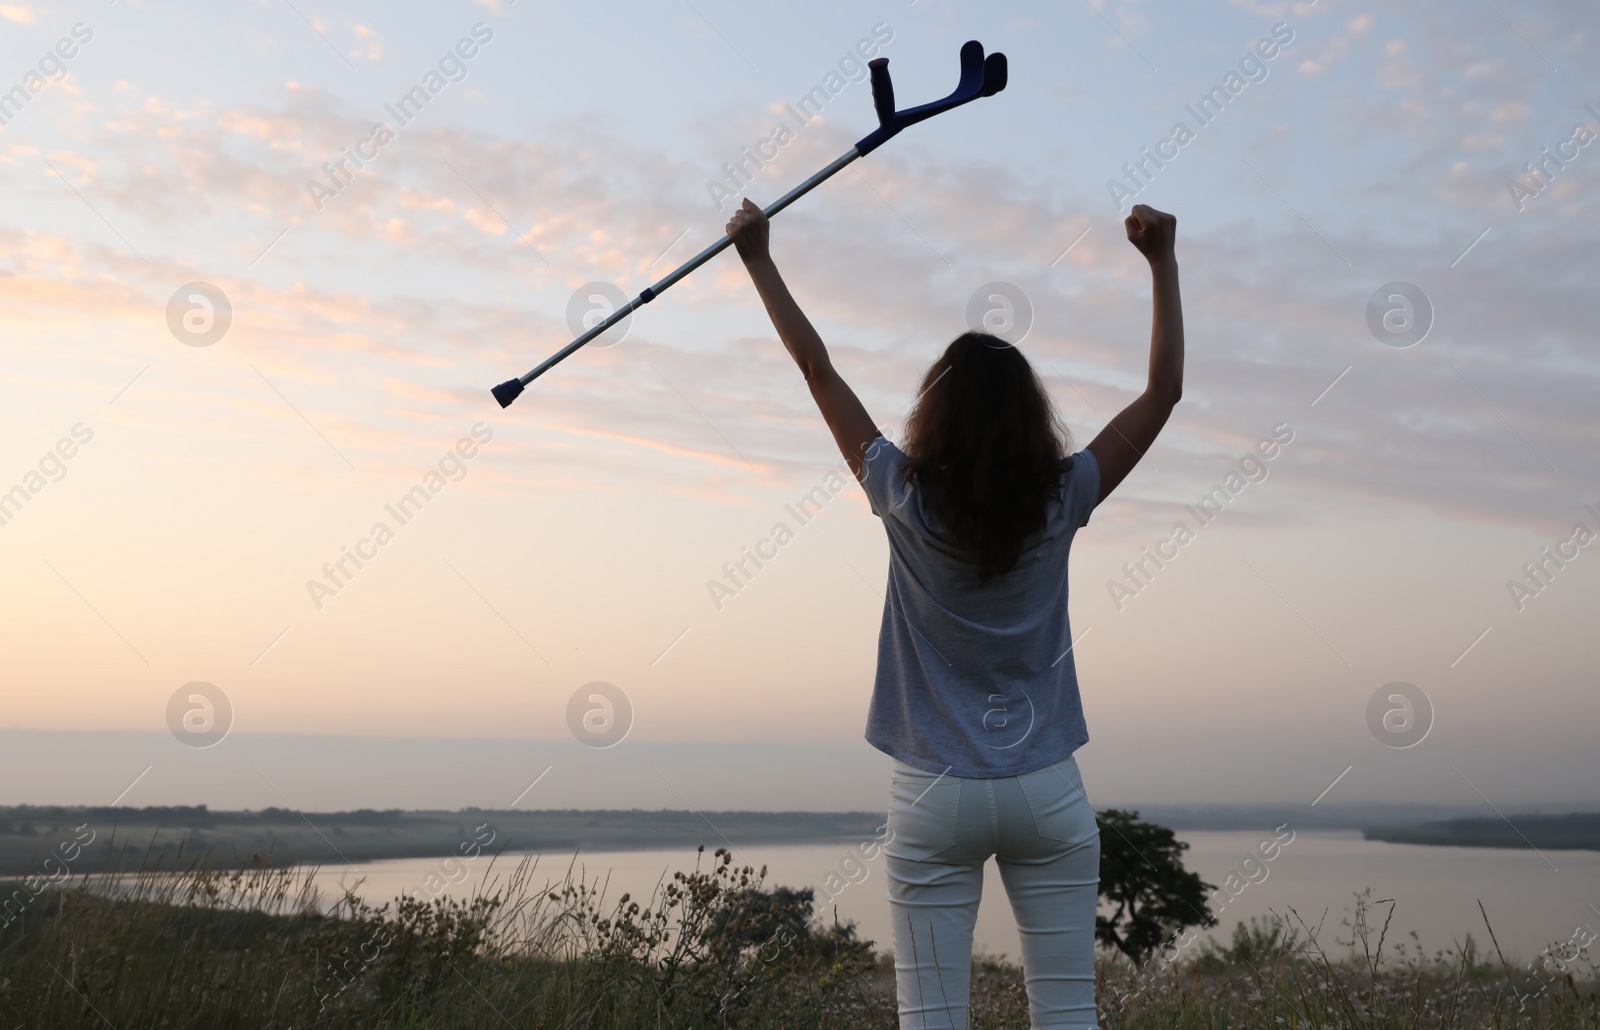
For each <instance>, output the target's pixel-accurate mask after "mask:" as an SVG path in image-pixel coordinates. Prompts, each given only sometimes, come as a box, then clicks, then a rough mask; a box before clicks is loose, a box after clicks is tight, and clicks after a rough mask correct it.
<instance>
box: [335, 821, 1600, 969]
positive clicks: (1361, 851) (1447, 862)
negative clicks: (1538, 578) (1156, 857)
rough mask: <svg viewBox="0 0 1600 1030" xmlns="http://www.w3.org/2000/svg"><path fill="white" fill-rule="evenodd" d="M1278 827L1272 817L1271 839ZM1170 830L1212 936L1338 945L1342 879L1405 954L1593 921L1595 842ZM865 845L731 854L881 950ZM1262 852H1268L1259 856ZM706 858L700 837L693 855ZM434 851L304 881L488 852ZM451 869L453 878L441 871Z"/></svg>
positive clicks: (390, 893)
mask: <svg viewBox="0 0 1600 1030" xmlns="http://www.w3.org/2000/svg"><path fill="white" fill-rule="evenodd" d="M1288 833H1289V831H1287V830H1285V831H1284V833H1283V834H1281V835H1280V839H1282V838H1283V837H1287V836H1288ZM1178 837H1179V839H1180V840H1182V841H1185V842H1186V843H1188V844H1189V845H1190V850H1188V851H1187V852H1185V854H1184V864H1185V867H1186V868H1188V869H1189V870H1191V871H1193V872H1198V873H1199V874H1200V875H1201V877H1202V878H1204V879H1205V880H1206V881H1207V882H1209V883H1212V884H1214V885H1217V886H1219V887H1221V886H1227V885H1228V884H1227V883H1226V881H1227V877H1228V875H1229V874H1230V872H1236V873H1238V877H1237V879H1235V880H1233V881H1232V883H1231V886H1232V889H1233V890H1234V891H1236V892H1237V893H1236V895H1234V896H1231V897H1230V898H1229V900H1228V901H1227V902H1226V904H1225V905H1223V906H1222V908H1221V911H1220V912H1219V913H1218V916H1219V920H1220V923H1219V925H1218V927H1217V928H1216V929H1215V930H1213V931H1211V933H1212V935H1216V936H1220V937H1222V938H1223V939H1224V940H1225V939H1226V938H1227V936H1228V935H1229V934H1231V932H1232V930H1233V927H1234V924H1235V923H1237V922H1239V921H1247V920H1249V919H1250V918H1251V917H1256V918H1262V917H1265V916H1267V915H1269V914H1270V913H1272V912H1277V913H1279V914H1283V915H1285V916H1287V915H1288V914H1289V911H1290V909H1291V908H1292V909H1293V910H1294V911H1295V912H1297V913H1298V914H1299V916H1300V917H1303V918H1304V919H1305V920H1306V922H1308V923H1310V924H1311V925H1312V926H1317V925H1318V924H1321V926H1322V932H1321V934H1320V939H1321V941H1322V942H1323V945H1324V947H1325V948H1326V949H1327V950H1328V951H1329V953H1330V954H1338V953H1340V952H1338V951H1337V950H1336V949H1335V947H1334V946H1333V944H1332V942H1333V940H1334V939H1335V938H1348V937H1349V928H1348V927H1347V926H1345V925H1343V923H1344V921H1347V920H1349V919H1351V918H1352V914H1353V911H1354V907H1355V906H1354V902H1355V899H1354V893H1355V892H1358V891H1361V890H1363V889H1365V888H1368V887H1370V888H1371V889H1372V894H1371V898H1372V900H1374V901H1378V900H1382V899H1392V900H1393V901H1394V914H1393V922H1392V924H1391V926H1390V929H1389V933H1388V943H1387V944H1386V945H1385V953H1386V954H1388V955H1393V954H1394V951H1393V950H1392V949H1393V948H1394V946H1395V945H1397V944H1404V945H1405V946H1406V949H1407V953H1410V954H1414V953H1415V950H1416V948H1417V946H1418V944H1419V943H1420V946H1421V947H1422V948H1423V949H1425V950H1426V951H1427V952H1429V953H1432V952H1434V951H1437V950H1439V949H1442V948H1449V947H1453V946H1454V945H1455V944H1456V943H1457V942H1461V941H1464V940H1465V937H1466V935H1467V934H1468V933H1470V934H1472V936H1473V937H1474V938H1475V939H1476V940H1477V942H1478V944H1479V945H1480V955H1482V954H1486V955H1488V956H1490V957H1492V956H1493V946H1492V945H1491V943H1490V941H1489V935H1488V933H1487V932H1486V931H1485V929H1484V922H1483V916H1482V915H1480V914H1479V910H1478V902H1479V901H1482V903H1483V906H1484V909H1485V910H1486V911H1487V912H1488V916H1489V919H1490V921H1491V923H1492V924H1493V927H1494V933H1495V936H1496V937H1497V938H1498V940H1499V944H1500V947H1501V949H1502V950H1503V951H1504V952H1505V954H1506V957H1507V958H1508V959H1509V960H1511V961H1513V962H1517V961H1518V960H1519V959H1520V960H1521V961H1522V962H1524V963H1525V962H1526V961H1527V960H1530V959H1532V958H1533V957H1534V956H1536V955H1537V954H1538V953H1539V951H1540V950H1541V949H1542V948H1544V947H1545V946H1546V945H1548V944H1551V943H1552V942H1557V941H1566V940H1567V939H1568V938H1569V937H1570V936H1571V935H1572V933H1573V930H1574V928H1575V927H1577V926H1579V925H1580V924H1582V925H1584V926H1587V927H1591V928H1600V852H1593V851H1551V852H1546V853H1545V854H1544V856H1542V857H1541V855H1540V854H1538V853H1536V852H1534V851H1532V850H1530V849H1516V850H1513V849H1495V848H1439V847H1424V846H1421V845H1410V844H1387V843H1382V842H1378V841H1367V840H1363V839H1362V837H1361V835H1360V834H1359V833H1358V832H1356V831H1353V830H1352V831H1326V830H1324V831H1315V832H1313V831H1304V830H1302V831H1298V832H1295V833H1294V835H1293V839H1292V840H1290V841H1289V842H1288V843H1287V844H1286V845H1283V846H1282V847H1281V850H1277V849H1267V850H1266V851H1265V852H1262V851H1255V850H1254V849H1255V848H1256V846H1257V845H1258V844H1259V843H1260V842H1262V841H1264V840H1270V839H1271V837H1272V834H1271V832H1270V831H1269V832H1268V833H1266V834H1260V833H1252V832H1231V831H1230V832H1219V831H1180V832H1179V833H1178ZM863 843H868V842H863ZM864 853H865V854H867V855H869V856H874V857H872V858H870V859H866V860H864V859H863V858H862V855H863V849H862V848H860V847H859V846H857V845H855V844H851V843H840V844H807V845H794V844H777V845H741V846H740V847H739V848H738V850H737V852H736V854H735V860H736V864H739V865H745V864H748V865H751V866H755V867H757V868H759V867H760V866H762V865H765V866H767V883H768V885H774V884H776V885H783V886H791V887H812V888H814V889H816V891H817V897H818V899H819V904H818V906H817V907H818V911H819V912H825V913H828V914H830V915H831V913H832V911H833V909H834V908H836V909H837V913H838V916H839V918H840V919H848V920H855V922H856V923H857V925H858V928H859V930H860V933H861V936H862V937H863V938H864V939H868V940H874V941H878V942H880V944H882V945H884V946H885V950H887V948H886V945H887V941H888V936H889V934H888V930H889V909H888V903H887V901H885V900H884V896H885V890H886V883H885V877H884V870H883V861H884V860H883V857H882V854H881V851H880V850H878V849H875V848H872V847H870V846H869V847H866V848H865V849H864ZM1263 853H1265V854H1268V855H1271V857H1270V858H1269V859H1265V860H1264V859H1263V858H1262V857H1261V856H1262V855H1263ZM1252 855H1253V856H1254V857H1251V856H1252ZM518 857H520V856H513V855H510V854H507V855H502V856H501V857H500V858H499V860H498V863H497V864H496V865H495V867H494V874H495V875H496V876H499V875H503V874H504V873H505V872H507V871H509V870H510V868H511V867H512V866H513V865H514V864H515V861H516V859H517V858H518ZM1246 859H1249V861H1246ZM572 860H573V856H572V855H570V854H567V855H546V856H543V857H542V858H541V859H540V862H539V865H538V867H537V868H538V875H537V876H536V877H535V880H536V882H537V883H538V884H543V883H544V882H546V880H549V879H554V880H560V879H561V877H562V876H563V874H564V873H565V872H566V868H567V865H568V863H569V862H571V861H572ZM710 860H711V849H710V848H708V850H707V853H706V856H705V859H704V861H705V862H706V863H707V864H709V862H710ZM442 861H443V860H440V859H421V858H416V859H396V860H389V861H381V862H366V863H360V864H359V866H358V869H349V868H340V867H323V869H322V870H321V872H320V873H319V875H318V880H317V882H318V885H319V886H321V887H322V888H323V889H325V890H330V889H331V890H337V889H339V888H340V887H342V886H347V885H355V887H356V893H357V894H358V895H359V896H361V897H362V898H364V899H366V900H368V901H370V902H372V903H374V904H377V903H381V902H383V901H387V900H390V899H392V898H394V897H395V896H396V895H399V894H404V893H411V892H413V891H422V892H423V893H424V894H425V895H427V894H432V893H437V892H440V891H446V892H449V893H452V894H456V895H460V896H464V895H466V894H467V893H469V892H470V890H471V888H472V887H473V885H474V884H475V883H480V882H481V881H482V879H483V877H484V875H485V873H486V872H487V871H488V870H489V868H490V858H489V855H488V854H487V853H486V854H485V855H484V856H482V857H480V858H476V859H472V860H457V861H458V862H461V864H460V865H450V866H445V865H442ZM694 863H695V852H694V850H693V849H691V848H685V849H681V850H679V849H673V850H656V851H618V852H597V853H590V854H582V855H579V856H577V866H576V871H577V872H578V873H579V874H581V875H583V876H584V877H586V878H587V879H588V880H590V881H593V880H595V879H596V878H597V877H599V878H603V877H606V876H609V877H610V886H609V891H610V895H611V896H612V897H615V896H617V895H620V894H621V893H623V892H624V891H626V892H629V893H631V894H632V895H633V896H634V897H635V898H636V899H643V898H648V897H649V896H650V894H651V893H652V891H653V889H654V888H655V885H656V883H657V882H658V881H659V880H660V879H661V877H662V875H663V874H664V873H665V874H667V875H668V876H670V873H671V871H673V870H678V869H683V870H688V869H692V868H693V867H694ZM830 874H832V878H831V879H830ZM430 877H431V878H432V879H430ZM451 879H456V880H459V881H460V882H459V883H457V884H454V885H450V884H448V883H447V881H449V880H451ZM830 895H831V900H830ZM823 902H826V903H827V904H826V906H825V905H824V904H823ZM1388 908H1389V906H1388V904H1387V903H1385V904H1383V905H1381V906H1378V908H1377V913H1376V915H1373V916H1369V921H1372V922H1373V923H1375V927H1374V930H1375V931H1376V928H1377V927H1381V925H1382V923H1383V919H1384V916H1385V915H1386V913H1387V911H1388ZM1413 933H1415V934H1416V939H1413V938H1412V937H1411V934H1413ZM1374 943H1376V937H1375V935H1374ZM974 947H975V950H976V951H978V952H980V953H988V954H990V955H995V956H1001V955H1004V956H1009V957H1011V958H1016V957H1017V955H1018V954H1019V948H1018V936H1017V929H1016V924H1015V922H1014V921H1013V919H1012V915H1011V910H1010V907H1009V905H1008V904H1007V902H1006V897H1005V890H1004V888H1003V886H1002V885H1001V882H1000V876H999V872H998V871H997V870H996V868H995V865H994V863H993V862H992V861H991V862H990V863H989V864H988V866H987V867H986V870H985V877H984V895H983V904H982V906H981V908H980V910H979V913H978V924H977V928H976V932H975V938H974Z"/></svg>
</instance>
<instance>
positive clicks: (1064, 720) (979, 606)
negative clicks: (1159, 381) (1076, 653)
mask: <svg viewBox="0 0 1600 1030" xmlns="http://www.w3.org/2000/svg"><path fill="white" fill-rule="evenodd" d="M906 460H907V459H906V456H905V454H904V453H903V452H902V451H901V450H900V449H899V448H898V447H896V446H895V445H894V444H893V443H890V442H889V441H888V440H886V439H882V438H880V439H878V440H875V441H874V442H873V444H872V446H871V447H869V448H868V451H867V455H866V460H865V462H864V463H863V464H864V465H865V471H864V473H863V476H862V485H863V487H864V488H865V490H866V493H867V497H868V499H869V500H870V502H871V504H872V509H873V511H874V513H876V514H877V515H878V516H879V517H880V518H881V519H882V520H883V524H884V528H885V529H886V530H887V532H888V537H889V550H890V560H889V576H888V587H887V590H886V592H885V600H884V612H883V623H882V627H881V629H880V630H879V638H878V669H877V678H876V682H875V684H874V688H873V695H872V703H871V707H870V710H869V714H868V718H867V740H868V741H869V742H870V743H871V744H872V745H873V746H874V747H876V748H878V749H879V750H881V751H884V752H885V753H887V754H889V755H891V756H893V757H894V758H897V759H899V760H900V761H903V762H905V763H906V764H907V765H912V766H915V767H917V768H919V769H923V770H926V771H929V772H935V773H943V772H948V773H949V774H950V775H953V776H964V777H997V776H1016V775H1020V774H1022V773H1026V772H1031V771H1033V770H1035V769H1041V768H1044V767H1045V766H1048V765H1052V764H1054V763H1055V762H1058V761H1060V760H1061V759H1062V758H1064V757H1066V756H1067V755H1069V754H1071V753H1072V752H1073V751H1074V750H1076V749H1077V748H1079V747H1081V746H1083V744H1084V743H1085V742H1086V741H1087V740H1088V732H1087V729H1086V727H1085V725H1084V719H1083V709H1082V705H1081V703H1080V700H1079V696H1078V682H1077V674H1076V669H1075V666H1074V662H1073V656H1072V653H1071V643H1072V632H1071V626H1070V623H1069V620H1068V615H1067V555H1068V551H1069V549H1070V547H1071V544H1072V539H1073V536H1074V534H1075V533H1076V532H1077V530H1078V528H1079V527H1081V526H1083V525H1084V524H1085V523H1086V522H1087V521H1088V519H1089V513H1090V512H1091V511H1092V510H1093V508H1094V505H1095V502H1096V500H1097V499H1098V497H1099V488H1100V475H1099V466H1098V464H1097V462H1096V460H1095V457H1094V455H1093V453H1092V452H1089V451H1081V452H1079V453H1077V454H1075V455H1072V456H1071V457H1069V458H1067V459H1064V460H1063V461H1062V462H1061V463H1060V465H1061V473H1060V479H1059V489H1058V490H1057V492H1056V495H1055V496H1054V497H1053V498H1051V500H1050V502H1049V503H1048V504H1047V506H1046V512H1045V524H1044V527H1043V529H1042V530H1041V531H1039V532H1037V533H1036V534H1034V535H1033V536H1031V537H1030V539H1029V541H1028V546H1027V547H1026V548H1025V549H1024V550H1023V551H1022V553H1021V554H1020V555H1019V557H1018V560H1017V564H1016V565H1015V566H1014V567H1013V568H1011V569H1010V570H1009V571H1008V572H1005V573H1002V574H1000V575H997V576H991V577H989V578H987V579H984V578H983V577H982V576H981V575H980V570H979V567H978V565H977V564H976V563H975V562H973V561H971V560H970V559H964V558H962V557H960V556H959V555H957V554H956V553H954V551H955V547H954V546H953V543H952V540H951V534H950V532H949V530H948V529H947V528H945V526H944V525H943V524H942V522H941V520H940V519H939V517H938V513H937V512H933V511H930V510H929V509H930V507H931V506H930V505H929V503H928V500H927V498H926V497H925V496H924V495H923V491H922V490H921V489H920V488H919V487H918V485H917V483H916V481H915V480H912V481H911V482H907V479H906V476H905V474H904V468H905V463H906Z"/></svg>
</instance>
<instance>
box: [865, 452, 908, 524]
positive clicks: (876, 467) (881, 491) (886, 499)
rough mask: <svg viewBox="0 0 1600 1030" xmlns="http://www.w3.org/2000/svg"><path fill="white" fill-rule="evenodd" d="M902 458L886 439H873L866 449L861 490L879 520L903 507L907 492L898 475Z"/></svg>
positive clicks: (903, 480) (904, 483) (902, 463)
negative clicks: (865, 493)
mask: <svg viewBox="0 0 1600 1030" xmlns="http://www.w3.org/2000/svg"><path fill="white" fill-rule="evenodd" d="M905 457H906V456H905V453H904V452H903V451H901V450H900V448H898V447H896V446H895V445H894V444H893V443H891V442H890V441H889V438H888V437H886V436H879V437H877V438H876V439H874V440H873V441H872V443H871V444H869V445H868V446H867V454H866V457H865V459H863V462H862V464H863V465H864V466H865V467H866V471H865V474H864V475H863V476H862V477H861V488H862V489H863V490H865V491H866V492H867V502H868V503H869V504H871V505H872V513H873V514H874V515H876V516H878V518H880V519H882V518H888V517H889V515H890V514H891V513H893V512H894V511H895V509H897V508H900V507H902V506H903V505H904V504H905V501H906V494H907V491H908V490H909V489H910V487H909V486H908V485H907V483H906V481H905V474H904V472H903V471H902V470H903V469H904V468H905V464H904V463H905Z"/></svg>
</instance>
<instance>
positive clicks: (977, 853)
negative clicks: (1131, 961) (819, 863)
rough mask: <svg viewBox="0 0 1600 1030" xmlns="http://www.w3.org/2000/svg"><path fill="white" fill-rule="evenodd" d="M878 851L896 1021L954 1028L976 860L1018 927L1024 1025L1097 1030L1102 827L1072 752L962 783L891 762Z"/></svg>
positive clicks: (977, 880)
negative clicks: (992, 867) (884, 834)
mask: <svg viewBox="0 0 1600 1030" xmlns="http://www.w3.org/2000/svg"><path fill="white" fill-rule="evenodd" d="M889 828H890V830H891V831H892V832H893V836H892V837H891V838H890V840H889V843H888V845H887V847H885V848H884V854H885V856H886V859H887V863H886V864H887V871H888V876H889V908H890V915H891V917H892V919H893V924H894V965H895V981H896V987H897V993H898V995H899V1002H900V1026H901V1027H902V1030H923V1028H925V1027H927V1028H941V1030H946V1028H948V1030H962V1028H964V1027H966V1025H967V995H968V989H969V986H970V984H971V977H972V928H973V924H974V923H976V922H977V918H978V900H979V898H980V897H982V895H983V865H984V863H985V862H986V861H987V860H988V859H989V856H990V855H993V856H994V857H995V861H996V863H997V864H998V865H999V867H1000V878H1001V880H1002V882H1004V883H1005V887H1006V895H1007V896H1008V897H1009V898H1010V899H1011V909H1012V911H1013V912H1014V913H1015V915H1016V917H1017V929H1018V930H1019V931H1021V936H1022V966H1023V971H1024V974H1025V976H1026V978H1027V985H1028V1011H1029V1014H1030V1016H1031V1020H1032V1025H1033V1026H1034V1027H1050V1028H1065V1027H1070V1028H1072V1030H1085V1028H1088V1030H1097V1028H1098V1027H1099V1022H1098V1020H1097V1018H1096V1012H1095V1003H1094V917H1095V900H1096V895H1097V893H1098V890H1099V884H1100V831H1099V829H1098V828H1097V827H1096V825H1095V821H1094V809H1093V808H1091V807H1090V805H1089V799H1088V798H1087V797H1086V796H1085V795H1084V792H1083V780H1082V777H1081V776H1080V775H1079V773H1078V763H1077V762H1076V761H1075V760H1074V759H1073V758H1071V757H1070V756H1069V757H1067V758H1065V759H1063V760H1062V761H1060V762H1058V763H1056V764H1055V765H1053V766H1050V767H1049V768H1046V769H1040V770H1039V771H1037V772H1032V773H1028V774H1026V775H1023V776H1008V777H1004V778H1001V779H984V780H978V779H974V780H967V779H960V778H958V777H954V776H941V775H939V774H937V773H929V772H923V771H922V770H920V769H914V768H912V767H911V766H909V765H906V764H904V763H903V762H895V763H894V775H893V780H892V787H891V791H890V804H889Z"/></svg>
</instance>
